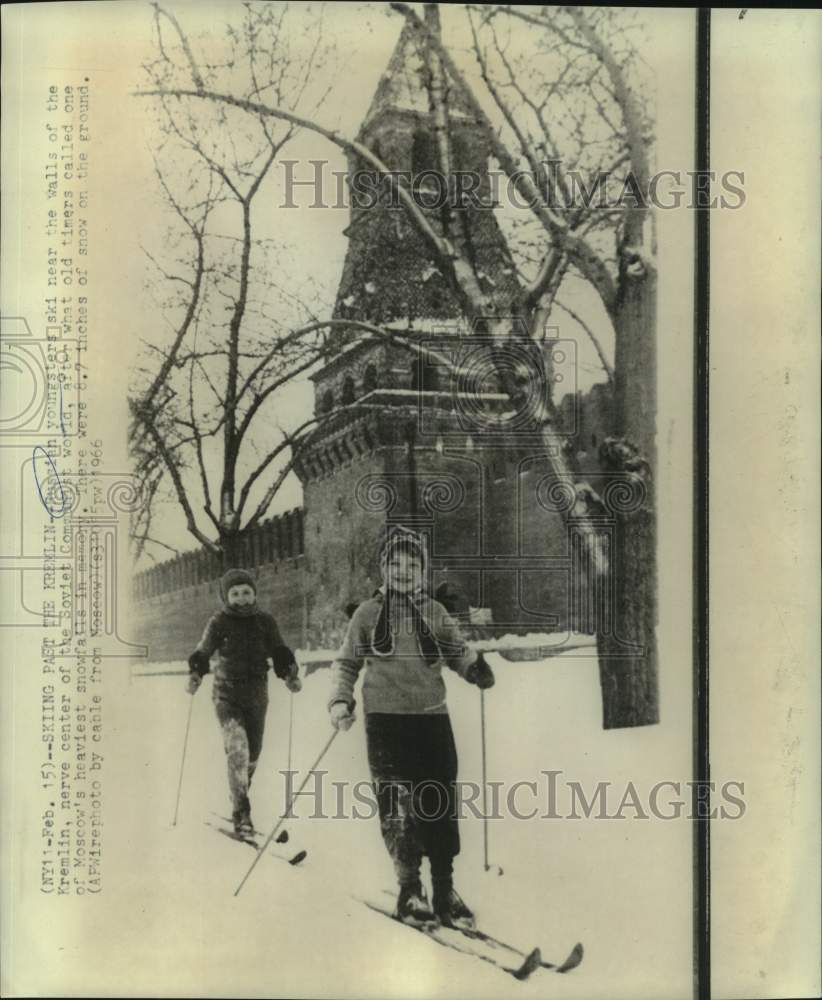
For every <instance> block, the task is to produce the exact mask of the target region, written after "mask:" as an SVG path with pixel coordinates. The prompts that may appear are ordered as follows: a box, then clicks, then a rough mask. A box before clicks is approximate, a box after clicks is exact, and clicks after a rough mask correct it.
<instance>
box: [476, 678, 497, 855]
mask: <svg viewBox="0 0 822 1000" xmlns="http://www.w3.org/2000/svg"><path fill="white" fill-rule="evenodd" d="M480 733H481V738H482V853H483V862H484V865H485V870H486V871H487V872H488V871H490V870H491V865H490V864H489V863H488V777H487V768H486V754H485V742H486V741H485V691H484V690H483V689H482V688H480ZM494 868H496V870H497V875H502V868H500V866H499V865H494Z"/></svg>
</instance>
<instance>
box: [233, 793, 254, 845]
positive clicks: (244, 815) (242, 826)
mask: <svg viewBox="0 0 822 1000" xmlns="http://www.w3.org/2000/svg"><path fill="white" fill-rule="evenodd" d="M231 820H232V822H233V823H234V832H235V833H236V834H237V836H238V837H253V836H254V824H253V823H252V822H251V803H250V802H249V801H248V796H247V795H244V796H243V797H242V799H241V800H240V801H239V803H238V804H237V805H236V806H235V808H234V811H233V812H232V814H231Z"/></svg>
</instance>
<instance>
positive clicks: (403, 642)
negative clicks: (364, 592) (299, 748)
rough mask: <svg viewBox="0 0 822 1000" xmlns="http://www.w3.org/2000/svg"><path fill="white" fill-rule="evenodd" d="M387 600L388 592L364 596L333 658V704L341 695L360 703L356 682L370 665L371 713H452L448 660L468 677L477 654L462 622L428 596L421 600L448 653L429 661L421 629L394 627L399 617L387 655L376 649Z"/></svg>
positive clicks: (367, 700)
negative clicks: (446, 675)
mask: <svg viewBox="0 0 822 1000" xmlns="http://www.w3.org/2000/svg"><path fill="white" fill-rule="evenodd" d="M382 603H383V596H382V594H376V595H375V596H374V597H372V598H371V599H370V600H368V601H364V602H363V603H362V604H361V605H360V606H359V607H358V608H357V610H356V611H355V612H354V615H353V616H352V618H351V621H350V622H349V623H348V631H347V632H346V635H345V639H344V640H343V644H342V646H341V648H340V650H339V652H338V653H337V656H336V657H335V659H334V662H333V663H332V664H331V697H330V698H329V701H328V704H329V707H330V706H331V705H332V704H334V702H337V701H342V702H346V703H348V704H349V705H350V706H351V707H352V708H353V707H354V704H355V699H354V685H355V684H356V682H357V677H358V676H359V673H360V671H361V670H362V668H363V667H365V675H364V677H363V685H362V699H363V710H364V712H365V713H366V714H370V713H372V712H373V713H385V714H389V715H423V714H426V715H427V714H437V715H445V714H447V712H448V709H447V707H446V704H445V682H444V680H443V678H442V666H443V663H444V665H445V666H447V667H449V668H450V669H451V670H453V671H455V672H456V673H458V674H459V675H460V677H465V675H466V672H467V671H468V668H469V667H470V666H472V664H473V663H474V662H475V661H476V659H477V654H476V653H475V652H474V651H473V650H472V649H470V648H469V647H468V645H467V644H466V642H465V640H464V639H463V637H462V635H461V633H460V630H459V626H458V625H457V623H456V622H455V621H454V619H453V618H451V616H450V615H449V614H448V612H447V611H446V610H445V608H444V607H443V606H442V605H441V604H440V603H439V602H438V601H435V600H433V598H431V597H428V596H423V597H422V598H420V599H419V600H418V601H417V606H418V607H419V609H420V612H421V613H422V616H423V618H424V620H425V621H426V622H427V624H428V626H429V628H430V629H431V632H432V633H433V635H434V638H435V639H436V640H437V642H438V643H439V644H440V645H441V646H442V647H443V648H444V649H448V650H449V653H448V655H447V656H446V657H445V658H444V659H440V660H437V662H436V663H433V664H429V663H427V662H426V661H425V660H424V659H423V657H422V655H421V653H420V649H419V644H418V642H417V637H416V635H413V634H409V632H408V631H407V630H405V629H402V628H399V629H397V628H395V627H393V626H395V625H396V620H395V622H393V623H392V631H393V634H394V649H393V652H392V653H390V654H389V655H386V656H378V655H376V654H375V652H374V650H373V641H374V628H375V626H376V624H377V620H378V618H379V615H380V610H381V608H382ZM397 610H398V612H400V611H401V609H397ZM395 619H396V616H395Z"/></svg>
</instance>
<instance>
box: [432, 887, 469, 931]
mask: <svg viewBox="0 0 822 1000" xmlns="http://www.w3.org/2000/svg"><path fill="white" fill-rule="evenodd" d="M434 915H435V916H436V917H437V919H438V920H439V921H440V923H441V924H442V925H443V927H456V928H457V930H465V931H470V930H473V929H474V926H475V921H474V914H473V913H472V912H471V910H470V909H469V908H468V907H467V906H466V904H465V902H464V901H463V899H462V898H461V897H460V895H459V893H458V892H457V890H456V889H455V888H454V887H453V885H451V886H449V887H448V888H445V887H444V886H441V885H435V886H434Z"/></svg>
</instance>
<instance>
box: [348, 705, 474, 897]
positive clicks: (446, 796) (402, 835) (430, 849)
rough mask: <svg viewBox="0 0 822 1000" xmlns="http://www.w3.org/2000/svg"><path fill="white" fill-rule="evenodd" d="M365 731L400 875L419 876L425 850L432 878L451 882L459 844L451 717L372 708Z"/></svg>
mask: <svg viewBox="0 0 822 1000" xmlns="http://www.w3.org/2000/svg"><path fill="white" fill-rule="evenodd" d="M365 733H366V741H367V747H368V765H369V767H370V769H371V778H372V780H373V782H374V791H375V794H376V797H377V805H378V807H379V813H380V829H381V832H382V837H383V841H384V842H385V846H386V848H387V849H388V853H389V854H390V855H391V859H392V860H393V862H394V868H395V871H396V873H397V878H398V880H399V881H400V883H401V884H408V883H412V882H415V881H417V880H418V879H419V869H420V863H421V861H422V858H423V856H427V857H428V859H429V861H430V864H431V876H432V879H433V880H434V882H435V883H436V882H438V881H439V882H440V883H444V882H450V879H451V862H452V859H453V857H454V856H455V855H456V854H459V850H460V839H459V828H458V826H457V790H456V780H457V749H456V746H455V745H454V734H453V731H452V729H451V720H450V719H449V717H448V716H447V715H389V714H379V713H372V714H370V715H366V717H365Z"/></svg>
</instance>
